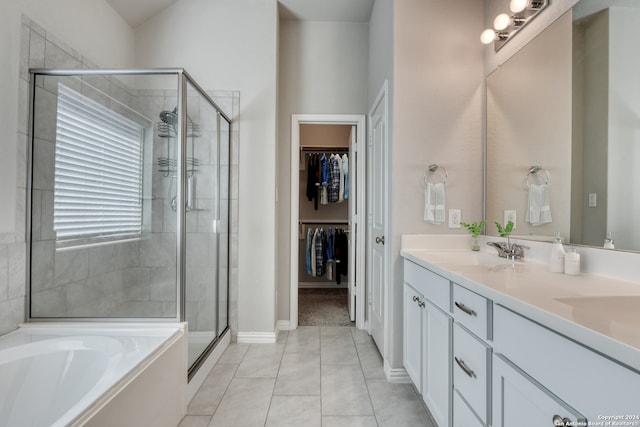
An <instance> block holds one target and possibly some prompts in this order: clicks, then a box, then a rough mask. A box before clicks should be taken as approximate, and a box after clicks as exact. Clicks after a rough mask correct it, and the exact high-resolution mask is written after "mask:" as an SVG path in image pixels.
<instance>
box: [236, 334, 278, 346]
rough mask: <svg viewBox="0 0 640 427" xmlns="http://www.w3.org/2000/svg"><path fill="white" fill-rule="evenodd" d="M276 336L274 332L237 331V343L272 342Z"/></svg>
mask: <svg viewBox="0 0 640 427" xmlns="http://www.w3.org/2000/svg"><path fill="white" fill-rule="evenodd" d="M277 336H278V333H277V331H274V332H238V343H242V344H273V343H275V342H276V338H277Z"/></svg>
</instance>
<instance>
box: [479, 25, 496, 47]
mask: <svg viewBox="0 0 640 427" xmlns="http://www.w3.org/2000/svg"><path fill="white" fill-rule="evenodd" d="M495 39H496V32H495V31H493V30H492V29H491V28H489V29H487V30H484V31H483V32H482V34H480V41H481V42H482V44H489V43H491V42H492V41H494V40H495Z"/></svg>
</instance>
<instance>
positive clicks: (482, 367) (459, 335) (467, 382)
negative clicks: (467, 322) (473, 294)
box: [453, 323, 491, 424]
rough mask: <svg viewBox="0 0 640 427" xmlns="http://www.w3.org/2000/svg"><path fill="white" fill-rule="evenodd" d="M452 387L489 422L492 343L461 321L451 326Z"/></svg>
mask: <svg viewBox="0 0 640 427" xmlns="http://www.w3.org/2000/svg"><path fill="white" fill-rule="evenodd" d="M453 356H454V357H453V387H454V389H456V390H458V392H459V393H460V395H461V396H462V397H464V399H465V400H466V401H467V403H468V404H469V406H470V407H471V408H472V409H473V410H474V411H475V413H476V414H477V415H478V416H479V417H480V419H481V420H482V422H484V423H485V424H488V422H489V403H490V401H489V399H488V396H490V386H491V380H490V378H491V347H489V346H487V345H486V344H485V343H484V342H482V341H480V340H479V339H478V338H476V337H474V336H473V335H472V334H471V333H469V331H467V330H466V329H465V328H464V327H462V326H461V325H460V324H458V323H455V324H454V326H453Z"/></svg>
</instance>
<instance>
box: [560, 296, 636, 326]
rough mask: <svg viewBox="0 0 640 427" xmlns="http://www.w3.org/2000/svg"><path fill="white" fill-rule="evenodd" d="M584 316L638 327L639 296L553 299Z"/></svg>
mask: <svg viewBox="0 0 640 427" xmlns="http://www.w3.org/2000/svg"><path fill="white" fill-rule="evenodd" d="M554 300H556V301H558V302H560V303H562V304H567V305H569V306H571V307H573V309H574V310H575V311H578V312H579V313H581V314H583V315H585V316H595V317H598V318H600V319H604V320H611V321H614V322H619V323H625V324H635V325H638V326H640V296H592V297H571V298H554Z"/></svg>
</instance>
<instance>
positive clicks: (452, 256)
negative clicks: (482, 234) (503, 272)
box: [420, 251, 522, 266]
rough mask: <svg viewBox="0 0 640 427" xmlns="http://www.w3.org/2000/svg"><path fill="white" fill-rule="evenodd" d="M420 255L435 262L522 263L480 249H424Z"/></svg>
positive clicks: (449, 263)
mask: <svg viewBox="0 0 640 427" xmlns="http://www.w3.org/2000/svg"><path fill="white" fill-rule="evenodd" d="M420 257H421V258H422V259H424V260H425V261H429V262H432V263H434V264H447V265H457V266H458V265H487V266H493V265H513V264H521V263H522V262H521V261H512V260H508V259H505V258H500V257H499V256H498V254H493V253H490V252H480V251H442V252H440V251H438V252H436V251H424V252H421V253H420Z"/></svg>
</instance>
